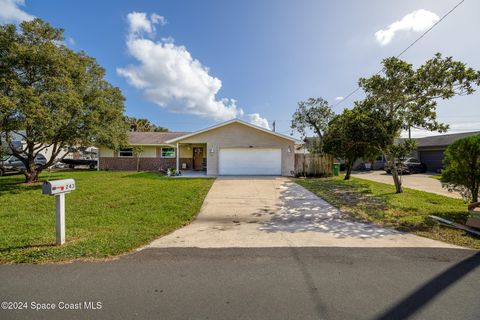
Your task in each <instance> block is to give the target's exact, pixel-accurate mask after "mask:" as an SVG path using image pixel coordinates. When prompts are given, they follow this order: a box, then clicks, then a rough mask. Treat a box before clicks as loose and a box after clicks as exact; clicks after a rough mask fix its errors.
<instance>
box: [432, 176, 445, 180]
mask: <svg viewBox="0 0 480 320" xmlns="http://www.w3.org/2000/svg"><path fill="white" fill-rule="evenodd" d="M430 178H432V179H436V180H442V176H441V175H436V176H430Z"/></svg>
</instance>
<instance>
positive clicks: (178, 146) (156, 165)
mask: <svg viewBox="0 0 480 320" xmlns="http://www.w3.org/2000/svg"><path fill="white" fill-rule="evenodd" d="M128 139H129V141H128V143H129V147H128V148H125V149H121V150H118V151H115V150H112V149H108V148H106V147H104V146H101V147H100V148H99V167H100V169H109V170H136V169H137V164H138V167H139V170H147V171H158V170H163V171H166V170H167V169H169V168H179V169H180V170H197V171H204V172H205V173H206V175H208V176H218V175H282V176H292V175H294V165H295V144H298V143H302V142H301V141H298V140H296V139H295V138H293V137H290V136H286V135H283V134H280V133H277V132H273V131H270V130H268V129H265V128H262V127H259V126H256V125H253V124H250V123H247V122H245V121H242V120H239V119H233V120H229V121H226V122H223V123H220V124H217V125H214V126H212V127H209V128H205V129H202V130H199V131H196V132H192V133H186V132H129V133H128ZM135 147H141V148H140V149H141V150H142V151H141V152H140V153H139V154H138V155H135V154H134V151H135V149H138V148H135Z"/></svg>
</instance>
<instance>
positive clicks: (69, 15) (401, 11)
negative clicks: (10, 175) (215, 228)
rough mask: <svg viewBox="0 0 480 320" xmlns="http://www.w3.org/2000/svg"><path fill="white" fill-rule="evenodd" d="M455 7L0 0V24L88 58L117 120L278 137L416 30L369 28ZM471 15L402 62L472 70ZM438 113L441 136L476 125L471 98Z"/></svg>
mask: <svg viewBox="0 0 480 320" xmlns="http://www.w3.org/2000/svg"><path fill="white" fill-rule="evenodd" d="M456 3H458V0H457V1H449V0H445V1H438V0H437V1H395V2H394V1H306V0H299V1H278V0H277V1H274V0H271V1H267V0H263V1H250V0H247V1H60V0H58V1H54V0H41V1H40V0H27V1H25V2H23V3H22V1H21V0H0V22H18V21H19V20H21V19H24V18H25V17H27V18H28V15H29V16H36V17H40V18H42V19H44V20H46V21H48V22H49V23H51V24H52V25H54V26H56V27H61V28H64V29H65V36H66V38H67V41H66V43H67V44H68V45H69V46H70V47H71V48H72V49H74V50H83V51H85V52H86V53H87V54H88V55H90V56H93V57H95V58H96V59H97V60H98V62H99V63H100V64H101V65H102V66H103V67H104V68H105V69H106V71H107V79H108V80H109V81H110V82H111V83H112V84H114V85H115V86H118V87H120V88H121V90H122V92H123V94H124V96H125V97H126V102H125V105H126V113H127V115H130V116H136V117H145V118H148V119H150V120H151V121H152V122H153V123H155V124H158V125H161V126H164V127H167V128H169V129H170V130H172V131H193V130H197V129H200V128H203V127H205V126H208V125H211V124H214V123H216V122H218V121H221V120H225V119H226V118H228V117H231V116H238V117H241V118H243V119H245V120H247V121H249V120H253V121H256V122H257V123H259V124H262V119H264V120H267V121H268V124H269V125H270V126H271V123H272V121H273V120H275V121H276V123H277V131H278V132H282V133H287V134H289V133H290V129H289V124H290V118H291V115H292V113H293V112H294V111H295V108H296V103H297V102H298V101H299V100H303V99H307V98H309V97H324V98H325V99H327V100H328V101H329V102H331V103H332V104H335V103H336V102H337V101H338V100H335V99H336V98H337V97H342V96H346V95H347V94H348V93H349V92H351V91H352V90H353V89H355V87H356V83H357V80H358V78H359V77H362V76H369V75H371V74H373V73H375V72H376V71H378V69H379V68H380V61H381V59H382V58H385V57H388V56H392V55H396V54H398V53H399V52H400V51H402V50H403V49H404V48H405V47H406V46H407V45H408V44H409V43H411V42H412V41H413V40H414V39H415V38H417V37H418V36H419V35H420V34H421V31H419V30H412V29H411V28H410V29H409V28H408V26H407V27H403V29H402V27H401V26H400V27H398V26H399V24H397V25H396V26H397V27H396V28H397V29H399V30H398V32H395V33H394V36H393V38H391V39H390V41H389V42H388V43H387V44H385V43H384V44H383V45H382V44H381V43H380V42H379V41H378V40H377V38H376V37H375V33H376V32H377V31H379V30H388V27H389V26H390V25H391V24H392V23H394V22H395V21H402V18H404V17H405V16H406V15H408V14H410V13H412V12H415V11H417V10H420V9H424V10H427V11H428V12H429V13H431V14H433V15H436V16H437V17H438V16H442V15H443V14H445V13H446V12H447V11H448V10H450V9H451V8H452V7H453V6H454V5H455V4H456ZM6 8H8V10H6ZM12 8H13V9H15V10H17V11H15V10H14V11H12V10H13V9H12ZM2 12H3V13H2ZM133 12H136V13H137V14H140V15H137V16H134V15H129V14H132V13H133ZM478 12H480V2H478V1H473V0H466V1H465V2H464V3H463V4H462V5H460V6H459V7H458V8H457V10H456V11H455V12H454V13H453V14H452V15H451V16H449V17H448V18H446V19H445V20H444V21H443V22H441V23H440V24H439V25H438V26H437V27H436V28H434V29H433V31H432V32H431V33H429V34H428V35H427V36H426V37H425V38H424V39H422V40H421V41H420V42H419V43H418V44H417V45H415V46H414V47H413V48H411V49H410V50H409V51H408V52H407V53H406V54H405V55H404V56H402V58H403V59H405V60H407V61H409V62H411V63H413V64H415V65H419V64H421V63H422V62H424V61H425V60H427V59H428V58H430V57H432V56H433V54H434V53H435V52H442V53H443V54H444V55H452V56H454V58H456V59H459V60H461V61H464V62H466V63H467V64H468V65H469V66H471V67H474V68H476V69H480V42H479V41H478V30H480V19H478ZM142 13H144V15H143V16H142V15H141V14H142ZM153 14H155V15H153ZM160 16H161V17H162V18H159V17H160ZM425 19H427V20H428V15H427V16H426V18H425ZM407 20H408V19H407ZM407 20H403V22H405V21H407ZM165 22H166V23H165ZM407 22H408V21H407ZM132 23H133V25H132ZM427 23H428V21H427ZM420 27H422V26H420ZM423 27H424V28H425V26H423ZM417 29H418V28H417ZM390 30H393V29H390ZM394 31H395V30H394ZM361 96H362V93H361V92H358V93H357V94H356V95H354V96H353V97H352V98H351V99H349V100H347V101H344V102H343V103H342V104H340V105H339V106H338V107H336V108H335V111H336V112H341V111H342V109H343V108H345V107H351V106H352V104H353V101H354V100H355V99H360V98H361ZM223 99H227V100H223ZM232 99H233V100H232ZM251 114H258V116H249V115H251ZM438 115H439V119H440V120H441V121H445V122H447V123H450V124H451V127H452V130H451V133H454V132H459V131H472V130H480V93H479V92H477V93H475V94H474V95H473V96H468V97H458V98H454V99H452V100H451V101H448V102H440V106H439V109H438ZM414 134H415V135H417V136H422V135H425V134H426V133H425V132H415V133H414Z"/></svg>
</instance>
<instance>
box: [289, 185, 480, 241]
mask: <svg viewBox="0 0 480 320" xmlns="http://www.w3.org/2000/svg"><path fill="white" fill-rule="evenodd" d="M294 181H295V182H297V183H298V184H300V185H302V186H303V187H305V188H307V189H309V190H310V191H312V192H314V193H315V194H317V195H318V196H320V197H322V198H323V199H325V200H326V201H328V202H329V203H331V204H332V205H334V206H336V207H337V208H339V209H341V210H342V211H344V212H346V213H349V214H351V215H352V216H354V217H357V218H360V219H362V220H365V221H371V222H374V223H377V224H380V225H384V226H388V227H393V228H395V229H397V230H401V231H406V232H411V233H414V234H417V235H420V236H424V237H428V238H431V239H435V240H440V241H444V242H448V243H452V244H455V245H460V246H465V247H470V248H475V249H480V238H478V237H473V236H470V235H469V234H467V233H466V232H464V231H461V230H457V229H451V228H447V227H442V226H440V225H438V224H437V223H436V222H434V221H432V219H430V218H428V216H429V215H436V216H440V217H443V218H446V219H449V220H452V221H456V222H461V223H464V222H465V220H466V218H467V216H468V211H467V205H466V204H465V203H464V202H463V201H462V200H460V199H453V198H449V197H445V196H441V195H437V194H433V193H428V192H422V191H418V190H413V189H408V188H405V189H404V192H403V193H401V194H397V193H395V188H394V186H393V185H389V184H384V183H379V182H374V181H369V180H364V179H358V178H351V180H349V181H344V180H342V178H341V177H333V178H312V179H295V180H294Z"/></svg>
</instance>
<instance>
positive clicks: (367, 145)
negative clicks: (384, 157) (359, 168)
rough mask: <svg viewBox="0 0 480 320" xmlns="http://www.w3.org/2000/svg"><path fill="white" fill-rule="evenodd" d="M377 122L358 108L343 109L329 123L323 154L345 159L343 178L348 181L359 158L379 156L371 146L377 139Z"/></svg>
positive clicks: (377, 151)
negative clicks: (326, 153)
mask: <svg viewBox="0 0 480 320" xmlns="http://www.w3.org/2000/svg"><path fill="white" fill-rule="evenodd" d="M376 126H377V121H376V119H373V118H371V117H370V116H369V114H368V113H366V112H363V111H362V110H361V109H359V108H353V109H345V110H344V111H343V113H342V114H340V115H337V116H335V117H334V118H333V120H332V121H331V122H330V123H329V125H328V129H327V131H326V132H325V136H324V141H325V144H324V149H325V152H328V153H329V154H332V155H333V156H334V157H337V158H342V159H345V177H344V180H349V179H350V174H351V172H352V167H353V164H354V163H355V161H356V160H357V159H359V158H364V159H371V158H375V157H377V156H378V154H379V150H378V149H377V148H375V146H374V145H373V144H372V141H373V140H374V139H377V138H378V137H377V136H378V130H377V128H376Z"/></svg>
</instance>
